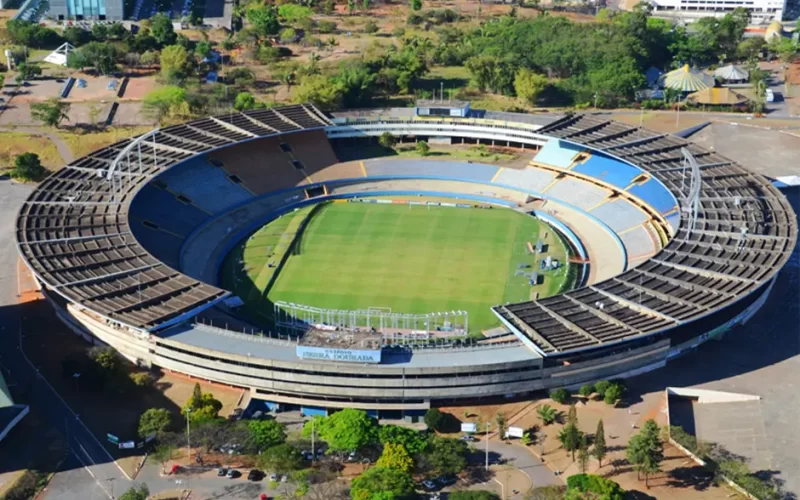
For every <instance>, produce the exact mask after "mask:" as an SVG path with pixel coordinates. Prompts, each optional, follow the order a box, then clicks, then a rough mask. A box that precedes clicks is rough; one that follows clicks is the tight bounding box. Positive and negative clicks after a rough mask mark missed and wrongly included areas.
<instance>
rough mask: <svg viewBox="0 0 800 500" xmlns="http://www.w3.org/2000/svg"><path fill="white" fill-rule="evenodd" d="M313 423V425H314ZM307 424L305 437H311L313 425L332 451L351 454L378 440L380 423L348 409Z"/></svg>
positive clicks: (363, 413) (364, 413)
mask: <svg viewBox="0 0 800 500" xmlns="http://www.w3.org/2000/svg"><path fill="white" fill-rule="evenodd" d="M312 421H313V424H312ZM312 421H308V422H306V423H305V426H304V427H303V435H304V436H306V437H308V436H310V435H311V429H312V425H313V427H314V429H315V430H316V433H317V435H318V436H319V437H321V438H322V439H323V440H324V441H325V442H326V443H328V447H329V449H330V450H332V451H340V452H351V451H358V450H360V449H361V448H363V447H365V446H367V445H370V444H373V443H375V442H376V441H377V440H378V422H377V421H376V420H375V419H374V418H372V417H370V416H369V415H367V412H365V411H363V410H354V409H352V408H346V409H344V410H341V411H337V412H336V413H334V414H333V415H330V416H327V417H315V418H314V419H313V420H312Z"/></svg>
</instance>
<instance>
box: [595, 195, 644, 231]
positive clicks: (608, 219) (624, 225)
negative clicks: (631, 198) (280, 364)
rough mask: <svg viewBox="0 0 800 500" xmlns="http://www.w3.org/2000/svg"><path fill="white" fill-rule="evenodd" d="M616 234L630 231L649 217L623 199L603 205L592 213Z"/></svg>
mask: <svg viewBox="0 0 800 500" xmlns="http://www.w3.org/2000/svg"><path fill="white" fill-rule="evenodd" d="M590 213H591V214H592V215H594V216H595V217H597V218H598V219H600V220H601V221H603V222H605V223H606V224H607V225H608V227H610V228H611V229H612V230H614V231H616V232H620V231H624V230H626V229H630V228H632V227H633V226H636V225H639V224H641V223H642V222H644V221H645V220H647V215H646V214H645V213H644V212H642V211H641V210H639V209H638V208H636V207H635V206H634V205H632V204H630V203H628V202H627V201H626V200H623V199H621V198H620V199H616V200H614V201H609V202H607V203H603V204H602V205H600V206H599V207H597V208H595V209H594V210H592V211H591V212H590Z"/></svg>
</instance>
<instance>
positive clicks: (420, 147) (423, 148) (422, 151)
mask: <svg viewBox="0 0 800 500" xmlns="http://www.w3.org/2000/svg"><path fill="white" fill-rule="evenodd" d="M414 149H416V151H417V153H418V154H419V155H420V156H428V154H429V153H430V152H431V147H430V146H428V142H427V141H417V144H416V145H415V146H414Z"/></svg>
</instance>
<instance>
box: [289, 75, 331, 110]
mask: <svg viewBox="0 0 800 500" xmlns="http://www.w3.org/2000/svg"><path fill="white" fill-rule="evenodd" d="M342 99H343V91H342V88H341V87H340V86H339V85H338V84H337V83H336V82H331V80H330V78H329V77H327V76H324V75H311V76H307V77H305V78H303V80H302V81H301V82H300V85H298V86H297V87H296V88H295V92H294V97H293V99H292V101H294V102H296V103H304V102H313V103H314V104H315V105H317V106H318V107H319V108H320V109H324V110H332V109H338V108H339V107H341V103H342Z"/></svg>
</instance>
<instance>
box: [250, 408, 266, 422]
mask: <svg viewBox="0 0 800 500" xmlns="http://www.w3.org/2000/svg"><path fill="white" fill-rule="evenodd" d="M263 416H264V412H263V411H261V410H258V411H255V412H253V415H252V416H251V417H250V418H252V419H253V420H261V418H262V417H263Z"/></svg>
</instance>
